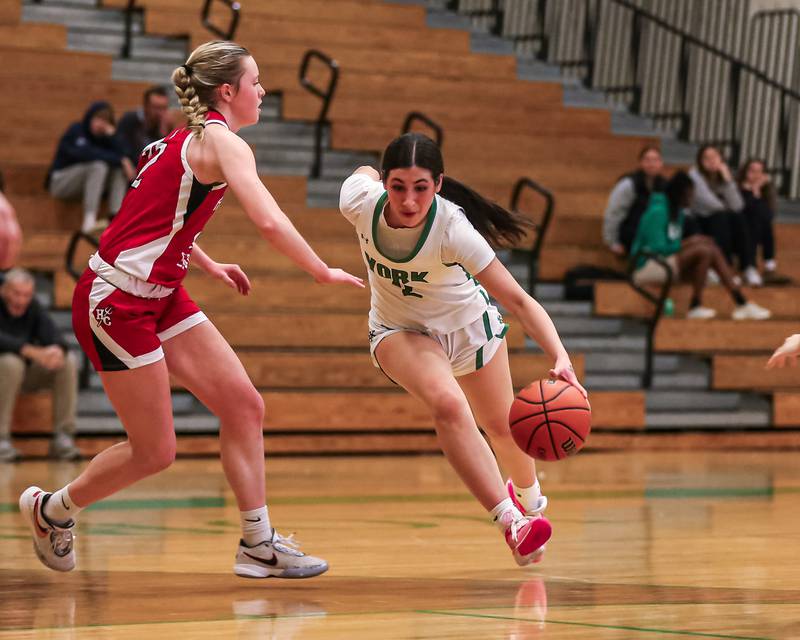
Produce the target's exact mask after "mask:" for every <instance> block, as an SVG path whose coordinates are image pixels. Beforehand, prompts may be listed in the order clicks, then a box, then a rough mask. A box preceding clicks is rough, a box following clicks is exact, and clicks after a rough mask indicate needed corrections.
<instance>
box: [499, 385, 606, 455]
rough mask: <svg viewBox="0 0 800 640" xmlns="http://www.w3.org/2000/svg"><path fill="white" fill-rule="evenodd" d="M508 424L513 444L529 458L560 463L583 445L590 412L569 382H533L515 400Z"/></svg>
mask: <svg viewBox="0 0 800 640" xmlns="http://www.w3.org/2000/svg"><path fill="white" fill-rule="evenodd" d="M508 421H509V423H510V425H511V435H512V436H514V441H515V442H516V443H517V445H519V448H520V449H522V450H523V451H524V452H525V453H527V454H528V455H529V456H531V457H532V458H536V459H537V460H561V459H562V458H566V457H567V456H571V455H573V454H575V453H577V452H578V451H579V450H580V449H581V447H583V445H584V444H586V439H587V438H588V437H589V431H590V430H591V428H592V409H591V407H590V406H589V402H588V401H587V400H586V398H584V397H583V394H581V392H580V391H578V390H577V389H576V388H575V387H573V386H572V385H571V384H569V383H568V382H564V381H563V380H536V381H535V382H532V383H531V384H529V385H528V386H527V387H525V388H524V389H523V390H522V391H520V392H519V393H518V394H517V397H516V398H514V404H512V405H511V411H510V413H509V415H508Z"/></svg>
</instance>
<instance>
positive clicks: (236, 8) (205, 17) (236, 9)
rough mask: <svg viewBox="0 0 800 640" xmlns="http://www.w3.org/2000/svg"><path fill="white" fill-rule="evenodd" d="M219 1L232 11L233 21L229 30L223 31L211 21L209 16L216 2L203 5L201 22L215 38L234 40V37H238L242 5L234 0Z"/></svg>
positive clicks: (207, 1) (210, 1)
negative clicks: (237, 30)
mask: <svg viewBox="0 0 800 640" xmlns="http://www.w3.org/2000/svg"><path fill="white" fill-rule="evenodd" d="M218 1H219V2H222V3H223V4H224V5H226V6H227V7H228V8H229V9H230V10H231V21H230V23H229V24H228V30H227V31H223V30H222V29H220V28H219V27H217V26H216V25H214V24H212V23H211V20H209V15H210V14H211V4H212V3H213V2H214V0H206V1H205V3H204V4H203V12H202V13H201V15H200V21H201V22H202V24H203V26H204V27H205V28H206V29H208V31H210V32H211V33H213V34H214V35H215V36H219V37H220V38H222V39H223V40H233V38H234V36H235V35H236V29H237V28H238V27H239V18H240V15H239V14H240V11H241V9H242V5H241V4H239V3H238V2H235V1H234V0H218Z"/></svg>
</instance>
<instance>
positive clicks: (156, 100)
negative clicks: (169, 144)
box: [117, 85, 170, 166]
mask: <svg viewBox="0 0 800 640" xmlns="http://www.w3.org/2000/svg"><path fill="white" fill-rule="evenodd" d="M169 132H170V129H169V97H168V96H167V90H166V89H164V87H161V86H158V85H156V86H153V87H150V88H149V89H148V90H147V91H145V92H144V97H143V104H142V106H141V107H140V108H139V109H134V110H133V111H128V112H127V113H125V114H124V115H123V116H122V117H121V118H120V119H119V123H118V124H117V136H119V140H120V143H121V144H122V147H123V148H124V150H125V155H126V156H127V157H128V159H129V160H130V161H131V162H132V163H133V165H134V166H136V165H137V164H138V163H139V156H140V155H141V153H142V149H144V148H145V147H146V146H147V145H148V144H150V143H151V142H155V141H156V140H161V138H163V137H164V136H166V135H167V134H168V133H169Z"/></svg>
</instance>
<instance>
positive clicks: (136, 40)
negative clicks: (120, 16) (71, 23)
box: [67, 27, 187, 66]
mask: <svg viewBox="0 0 800 640" xmlns="http://www.w3.org/2000/svg"><path fill="white" fill-rule="evenodd" d="M124 41H125V37H124V36H123V34H121V33H120V32H119V31H118V30H108V29H97V28H87V27H70V28H69V30H68V32H67V46H68V47H69V48H70V49H73V50H77V51H91V52H96V53H106V54H110V55H113V56H118V55H120V52H121V50H122V46H123V44H124ZM186 48H187V43H186V40H185V39H183V38H167V37H160V36H149V35H137V36H134V37H133V38H132V39H131V57H132V58H134V59H135V58H150V59H153V58H156V59H159V60H165V61H166V60H171V61H172V62H173V63H174V65H175V66H177V65H179V64H181V63H182V62H183V61H184V60H185V59H186V55H187V52H186Z"/></svg>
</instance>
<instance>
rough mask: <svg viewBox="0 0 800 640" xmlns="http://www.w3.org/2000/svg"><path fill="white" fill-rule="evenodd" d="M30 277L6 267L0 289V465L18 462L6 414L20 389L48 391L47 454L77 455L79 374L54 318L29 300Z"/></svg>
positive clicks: (78, 454) (11, 410) (9, 412)
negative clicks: (50, 412)
mask: <svg viewBox="0 0 800 640" xmlns="http://www.w3.org/2000/svg"><path fill="white" fill-rule="evenodd" d="M33 290H34V281H33V276H31V274H30V273H28V272H27V271H24V270H23V269H11V270H10V271H9V272H8V273H7V274H6V277H5V280H4V282H3V284H2V285H0V380H2V381H3V382H2V384H0V462H13V461H14V460H17V459H19V457H20V453H19V451H18V450H17V449H16V448H15V447H14V446H13V445H12V444H11V414H12V412H13V409H14V405H15V403H16V401H17V396H18V395H19V393H20V391H35V390H38V389H43V388H50V389H52V390H53V396H54V397H53V426H54V436H53V439H52V441H51V442H50V455H51V456H52V457H54V458H58V459H60V460H74V459H76V458H78V457H79V456H80V451H79V450H78V449H77V447H76V446H75V441H74V440H73V433H74V432H75V412H76V407H77V402H78V373H77V365H76V363H75V358H74V357H73V356H72V355H71V354H70V353H68V351H67V347H66V345H65V343H64V341H63V339H62V337H61V336H60V335H59V332H58V329H57V328H56V326H55V324H54V323H53V320H52V319H51V318H50V316H49V315H48V314H47V313H46V312H45V311H44V310H43V309H42V308H41V307H40V306H39V303H38V302H37V301H36V299H35V298H34V297H33V293H34V291H33Z"/></svg>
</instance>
